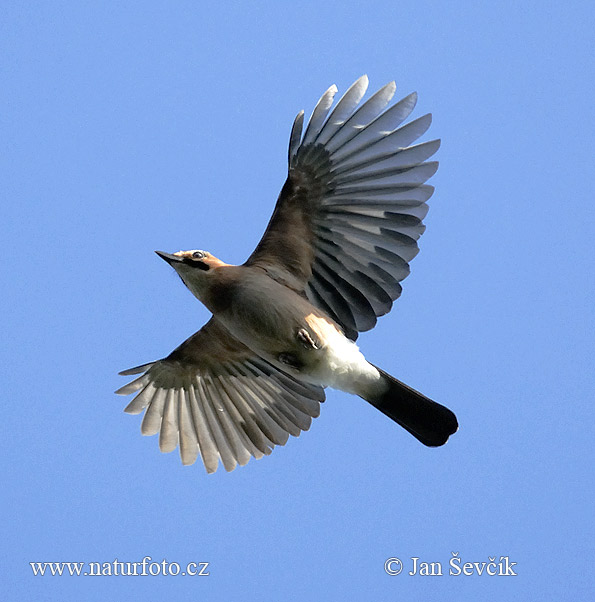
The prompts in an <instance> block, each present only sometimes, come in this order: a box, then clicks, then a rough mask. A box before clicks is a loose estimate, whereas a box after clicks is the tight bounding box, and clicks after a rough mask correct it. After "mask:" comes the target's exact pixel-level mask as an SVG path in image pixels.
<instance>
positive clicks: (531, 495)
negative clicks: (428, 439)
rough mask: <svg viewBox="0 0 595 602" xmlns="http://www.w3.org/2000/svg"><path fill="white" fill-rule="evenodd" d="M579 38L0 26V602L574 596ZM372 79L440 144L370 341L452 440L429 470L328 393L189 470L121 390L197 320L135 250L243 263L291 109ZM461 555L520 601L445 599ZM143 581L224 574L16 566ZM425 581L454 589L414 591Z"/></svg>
mask: <svg viewBox="0 0 595 602" xmlns="http://www.w3.org/2000/svg"><path fill="white" fill-rule="evenodd" d="M594 20H595V19H594V10H593V8H592V5H591V3H587V2H584V3H583V2H570V3H565V4H554V3H552V4H550V3H538V2H524V3H517V2H501V3H498V4H497V5H493V6H491V5H490V6H488V5H486V4H484V3H471V2H463V3H457V4H456V5H455V4H454V3H426V2H419V1H417V2H400V3H394V2H368V3H362V2H353V1H352V0H344V1H343V2H324V3H321V2H293V3H291V5H290V4H289V3H273V2H271V3H261V2H252V3H242V2H220V3H206V2H205V3H197V2H188V1H187V2H165V1H164V2H154V1H151V0H145V1H144V2H45V3H37V2H13V1H5V2H4V3H3V5H2V8H0V50H1V52H0V56H1V57H2V58H1V59H0V69H1V78H2V86H1V88H0V103H1V110H0V139H1V140H2V144H3V146H4V151H3V152H2V158H1V159H0V193H1V196H2V203H1V204H0V217H1V220H0V224H1V228H2V246H3V249H4V261H3V262H2V289H3V294H2V295H1V297H0V309H1V311H0V315H1V316H2V330H3V341H4V344H3V345H2V348H1V351H0V353H1V354H2V358H1V359H2V366H3V374H4V377H3V380H4V393H3V398H4V424H5V428H4V436H3V452H2V455H1V458H2V459H1V460H0V462H1V465H2V475H3V479H2V480H3V483H4V493H3V499H4V503H5V505H6V506H5V509H4V520H3V528H2V530H3V542H4V545H3V549H2V558H1V560H0V575H1V580H2V583H3V590H4V592H5V594H4V595H5V596H6V597H5V599H7V600H8V599H10V600H17V599H19V600H21V599H23V600H24V599H43V600H71V599H72V600H81V599H84V600H105V599H130V600H135V599H141V598H142V599H143V600H162V599H164V598H166V597H167V598H170V597H171V598H174V597H175V598H177V599H190V598H191V599H197V600H198V599H201V600H202V599H204V600H230V599H242V600H321V599H328V600H363V599H374V600H395V599H407V600H427V599H457V600H473V601H475V600H480V599H491V600H513V599H515V600H516V599H521V600H522V599H525V600H528V599H531V600H537V599H539V600H543V601H546V600H560V599H565V598H567V597H568V595H570V592H572V598H573V599H577V600H578V599H587V597H588V592H589V591H592V589H593V585H594V578H593V570H592V559H593V553H594V552H595V549H594V544H593V540H594V538H595V533H594V529H593V514H592V512H593V495H594V493H595V491H594V471H593V437H594V432H593V419H592V414H593V411H592V404H593V397H594V395H593V392H594V384H595V382H594V381H595V379H594V376H593V360H594V358H595V348H594V347H595V344H594V341H595V336H594V333H593V326H594V310H593V298H594V296H595V279H594V278H593V273H594V271H595V252H594V251H593V236H594V234H595V232H594V228H593V226H594V221H595V220H594V217H595V211H594V209H593V206H594V205H593V198H592V195H593V188H594V177H593V174H594V168H593V156H594V154H595V152H594V151H595V149H594V145H593V139H594V133H595V132H594V131H593V130H594V126H593V123H594V122H595V114H594V109H593V100H592V97H593V81H595V79H594V78H595V73H594V69H593V67H594V64H593V63H594V58H593V57H594V56H595V53H594V48H593V31H594V29H595V24H594ZM362 73H367V74H368V76H369V77H370V82H371V90H375V89H377V88H379V87H380V86H381V85H383V84H384V83H386V82H387V81H390V80H392V79H395V80H396V81H397V95H399V94H400V95H401V96H404V95H406V94H408V93H409V92H411V91H414V90H416V91H417V92H418V93H419V103H418V108H417V109H416V111H415V114H414V115H415V116H420V115H422V114H423V113H425V112H428V111H431V112H432V113H433V115H434V123H433V125H432V128H431V130H430V133H429V135H428V136H426V139H429V138H433V137H440V138H441V139H442V147H441V149H440V151H439V153H438V159H439V160H440V169H439V171H438V173H437V175H436V176H435V177H434V178H433V180H432V183H433V184H434V185H435V186H436V193H435V195H434V197H433V198H432V200H431V202H430V203H431V210H430V213H429V214H428V217H427V219H426V224H427V231H426V233H425V234H424V236H423V237H422V239H421V244H420V246H421V253H420V254H419V256H418V257H417V258H416V259H415V260H414V261H413V264H412V274H411V276H410V277H409V278H408V279H407V280H406V281H405V283H404V292H403V295H402V297H401V298H400V299H399V300H398V302H396V303H395V306H394V308H393V311H392V313H391V314H390V315H389V316H386V317H384V318H382V319H381V320H380V321H379V324H378V326H377V328H376V329H375V330H374V331H373V332H370V333H367V334H365V335H363V336H361V337H360V339H359V344H360V347H361V348H362V350H363V351H364V352H365V354H366V356H367V357H368V358H369V359H370V360H371V361H373V362H374V363H376V364H379V365H381V366H382V367H383V368H385V369H386V370H388V371H389V372H391V373H393V374H394V375H395V376H397V377H398V378H400V379H402V380H404V381H405V382H407V383H409V384H411V385H412V386H414V387H416V388H419V389H420V390H422V391H423V392H425V393H426V394H427V395H429V396H431V397H433V398H434V399H436V400H438V401H440V402H442V403H444V404H446V405H448V406H449V407H451V408H452V409H453V410H455V411H456V413H457V416H458V418H459V423H460V430H459V432H458V433H457V434H456V435H455V436H453V437H452V438H451V440H450V442H449V443H448V445H446V446H445V447H443V448H439V449H426V448H424V447H423V446H421V445H420V444H419V443H417V442H416V441H415V440H414V439H413V438H412V437H410V436H408V435H407V434H406V433H404V432H403V431H402V430H401V429H399V428H397V427H396V426H395V425H394V424H393V423H392V422H391V421H389V420H388V419H386V418H385V417H384V416H382V415H381V414H380V413H379V412H376V411H374V410H373V409H372V408H371V407H370V406H368V405H367V404H365V403H364V402H363V401H361V400H360V399H358V398H356V397H350V396H348V395H346V394H342V393H335V392H330V393H329V395H328V400H327V402H326V403H325V404H324V406H323V408H322V414H321V416H320V418H318V419H317V420H316V421H315V422H314V424H313V426H312V428H311V430H310V431H309V432H307V433H305V434H303V435H302V436H301V437H300V438H299V439H291V440H290V441H289V442H288V444H287V445H286V446H285V447H281V448H277V449H275V451H274V453H273V454H272V455H271V456H270V457H268V458H265V459H263V460H260V461H257V462H256V461H251V462H250V463H249V464H248V465H247V466H245V467H243V468H240V469H238V470H236V471H235V472H233V473H231V474H226V473H225V472H224V471H223V470H220V471H219V472H217V473H216V474H215V475H211V476H207V475H206V473H205V472H204V470H203V468H202V467H201V466H200V465H199V464H196V465H194V466H192V467H190V468H185V467H183V466H182V465H181V463H180V461H179V457H178V455H177V452H176V453H172V454H169V455H163V454H160V453H159V451H158V446H157V441H156V438H144V437H141V435H140V432H139V425H140V419H139V418H138V417H134V416H128V415H125V414H124V413H123V412H122V409H123V407H124V405H125V404H126V400H125V399H123V398H120V397H117V396H114V395H113V391H114V390H115V389H116V388H118V387H119V386H121V385H122V384H123V383H124V382H125V381H124V379H122V378H121V377H118V376H117V372H118V371H119V370H122V369H124V368H128V367H130V366H132V365H136V364H139V363H142V362H145V361H149V360H153V359H156V358H159V357H162V356H164V355H166V354H168V353H169V352H170V351H171V350H172V349H173V348H174V347H175V346H177V345H178V344H179V343H180V342H181V341H182V340H183V339H184V338H186V337H187V336H188V335H189V334H191V333H192V332H194V330H196V329H197V328H198V327H199V326H200V325H202V323H204V322H205V321H206V320H207V318H208V313H207V311H206V310H205V309H204V308H203V307H202V306H201V305H200V304H199V303H198V302H197V301H196V300H194V299H193V298H192V296H191V295H190V294H189V293H188V291H187V290H186V289H185V288H184V287H183V285H182V284H181V282H180V281H179V279H178V278H177V277H176V276H175V274H174V273H173V271H172V270H171V269H170V268H169V267H168V266H167V265H165V264H164V263H163V261H161V260H160V259H159V258H158V257H157V256H155V255H154V254H153V251H154V250H155V249H163V250H170V251H175V250H178V249H184V248H204V249H209V250H210V251H211V252H213V253H214V254H215V255H217V256H219V257H221V258H223V259H224V260H226V261H228V262H232V263H238V262H242V261H243V260H244V259H245V258H246V257H247V256H248V255H249V253H250V252H251V250H252V248H253V247H254V245H255V244H256V242H257V241H258V239H259V238H260V236H261V234H262V232H263V230H264V227H265V225H266V223H267V220H268V218H269V216H270V214H271V211H272V209H273V206H274V201H275V199H276V196H277V194H278V192H279V190H280V187H281V185H282V183H283V181H284V178H285V175H286V151H287V143H288V139H289V131H290V127H291V123H292V120H293V118H294V116H295V114H296V113H297V112H298V111H299V110H300V109H302V108H303V109H305V110H306V111H307V112H309V111H310V110H311V109H312V107H313V106H314V103H315V102H316V100H317V99H318V97H319V96H320V94H321V93H322V92H323V91H324V90H326V88H327V87H328V86H329V85H330V84H332V83H336V84H337V85H338V87H339V90H340V92H342V91H344V90H345V89H346V88H347V86H348V85H349V84H351V83H352V81H354V80H355V79H356V78H357V77H358V76H360V75H361V74H362ZM453 552H458V554H459V557H460V558H461V559H462V561H463V562H484V561H488V559H489V557H494V556H496V557H497V558H498V559H499V558H500V557H501V556H507V557H509V559H510V561H511V562H516V563H517V564H516V566H515V570H516V572H518V576H515V577H512V576H508V577H503V576H495V577H488V576H486V575H482V576H478V575H474V576H463V575H459V576H452V575H448V569H449V564H448V563H449V560H450V559H451V558H452V557H453V556H452V553H453ZM146 556H151V558H152V559H153V560H155V561H158V562H161V561H162V560H163V559H166V560H167V561H168V562H177V563H178V564H180V565H182V566H184V567H185V565H186V564H187V563H189V562H197V563H198V562H209V563H210V564H209V572H210V575H209V576H208V577H204V578H203V577H190V576H177V577H174V576H167V577H149V576H146V577H51V576H45V577H34V576H33V574H32V570H31V568H30V566H29V563H30V562H34V561H38V562H40V561H52V562H53V561H82V562H112V561H113V560H114V559H118V560H120V561H124V562H140V561H141V560H142V559H143V558H144V557H146ZM391 557H398V558H400V559H401V560H402V561H403V563H404V566H405V570H404V571H403V573H402V574H400V575H397V576H389V575H387V574H386V572H385V571H384V563H385V561H386V560H387V559H388V558H391ZM413 557H417V558H420V560H421V561H427V562H441V563H442V565H443V567H444V572H445V573H446V574H444V575H443V576H434V577H422V576H411V575H408V574H407V572H408V571H409V570H410V569H411V567H412V562H413V561H412V560H411V559H412V558H413Z"/></svg>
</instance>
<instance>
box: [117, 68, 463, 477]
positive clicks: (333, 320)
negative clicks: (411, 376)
mask: <svg viewBox="0 0 595 602" xmlns="http://www.w3.org/2000/svg"><path fill="white" fill-rule="evenodd" d="M367 88H368V78H367V76H366V75H364V76H362V77H360V78H359V79H357V80H356V81H355V82H354V83H353V84H352V85H351V86H350V87H349V88H348V89H347V91H346V92H345V93H344V94H343V96H342V97H341V98H340V100H339V101H338V102H337V103H336V104H334V97H335V94H336V93H337V87H336V86H335V85H333V86H331V87H330V88H329V89H328V90H327V91H326V92H325V93H324V94H323V95H322V96H321V98H320V100H319V101H318V103H317V104H316V105H315V108H314V110H313V111H312V114H311V116H310V119H309V120H308V122H307V124H306V127H305V129H304V111H300V112H299V113H298V115H297V117H296V118H295V120H294V122H293V127H292V129H291V134H290V142H289V156H288V159H289V160H288V163H289V166H288V175H287V179H286V181H285V184H284V185H283V187H282V190H281V193H280V195H279V197H278V199H277V202H276V205H275V208H274V211H273V214H272V217H271V219H270V221H269V223H268V226H267V228H266V230H265V232H264V235H263V236H262V239H261V240H260V242H259V243H258V245H257V246H256V249H255V250H254V252H253V253H252V254H251V255H250V257H249V258H248V259H247V261H246V262H245V263H243V264H242V265H232V264H228V263H225V262H224V261H222V260H220V259H218V258H217V257H215V256H214V255H212V254H211V253H210V252H208V251H204V250H196V249H194V250H188V251H178V252H175V253H166V252H163V251H156V253H157V255H158V256H159V257H161V258H162V259H163V260H165V261H166V262H167V263H168V264H169V265H170V266H171V267H172V268H173V269H174V270H175V272H176V273H177V274H178V276H179V277H180V278H181V280H182V282H183V283H184V284H185V285H186V287H187V288H188V289H189V290H190V292H191V293H192V294H193V295H194V296H195V297H196V298H197V299H198V300H200V301H201V302H202V303H203V304H204V305H205V306H206V308H207V309H208V310H209V311H210V312H211V314H212V316H211V318H210V320H209V321H208V322H207V323H206V324H205V325H204V326H203V327H202V328H201V329H200V330H199V331H198V332H196V333H195V334H193V335H192V336H191V337H190V338H188V339H187V340H185V341H184V342H183V343H182V344H181V345H180V346H179V347H177V348H176V349H175V350H174V351H172V352H171V353H170V354H169V355H168V356H166V357H165V358H163V359H160V360H158V361H154V362H150V363H146V364H143V365H141V366H137V367H135V368H131V369H129V370H124V371H123V372H120V374H122V375H124V376H135V379H134V380H133V381H132V382H130V383H128V384H127V385H125V386H123V387H121V388H120V389H118V390H117V391H116V393H117V394H120V395H129V394H132V393H136V395H135V397H134V398H133V399H132V401H131V402H130V403H129V404H128V405H127V406H126V408H125V410H124V411H125V412H127V413H129V414H140V413H142V412H143V411H144V412H145V413H144V416H143V419H142V423H141V432H142V434H143V435H156V434H159V447H160V450H161V451H162V452H171V451H174V450H175V449H176V447H179V453H180V456H181V461H182V463H183V464H184V465H190V464H193V463H194V462H195V461H196V460H197V458H198V457H199V456H200V458H201V459H202V462H203V464H204V467H205V469H206V471H207V473H213V472H215V471H216V470H217V468H218V466H219V464H220V463H221V464H222V465H223V467H224V469H225V470H226V471H228V472H229V471H232V470H234V469H235V468H236V467H237V466H238V465H240V466H243V465H245V464H246V463H247V462H248V461H249V460H250V459H251V458H252V457H254V458H256V459H260V458H262V457H263V456H265V455H269V454H270V453H271V452H272V450H273V448H274V447H275V446H277V445H284V444H285V443H286V442H287V441H288V439H289V436H290V435H292V436H295V437H297V436H299V435H300V433H301V432H302V431H306V430H308V429H309V428H310V426H311V423H312V419H313V418H316V417H317V416H318V415H319V413H320V406H321V403H322V402H324V401H325V388H327V387H330V388H333V389H338V390H340V391H343V392H346V393H351V394H354V395H357V396H359V397H361V398H362V399H364V400H365V401H367V402H368V403H369V404H370V405H372V406H373V407H375V408H377V409H378V410H380V412H382V413H383V414H385V415H386V416H388V417H389V418H390V419H392V420H393V421H394V422H396V423H397V424H399V425H400V426H401V427H403V428H404V429H405V430H406V431H408V432H409V433H410V434H411V435H413V436H414V437H415V438H416V439H418V440H419V441H420V442H421V443H423V444H424V445H426V446H429V447H438V446H441V445H443V444H444V443H446V441H447V440H448V438H449V436H450V435H452V434H453V433H455V432H456V431H457V429H458V422H457V418H456V416H455V414H454V413H453V412H452V411H451V410H450V409H448V408H446V407H445V406H443V405H440V404H439V403H437V402H435V401H433V400H431V399H429V398H428V397H426V396H425V395H423V394H422V393H420V392H418V391H417V390H415V389H413V388H411V387H409V386H408V385H406V384H404V383H403V382H401V381H399V380H397V379H396V378H394V377H393V376H391V375H390V374H389V373H387V372H385V371H384V370H382V369H381V368H379V367H377V366H375V365H374V364H372V363H370V362H368V361H367V360H366V358H365V357H364V355H363V353H362V352H361V351H360V349H359V347H358V346H357V344H356V339H357V337H358V334H359V333H360V332H364V331H368V330H370V329H371V328H373V327H374V326H375V324H376V322H377V318H378V317H380V316H383V315H385V314H387V313H388V312H389V311H390V309H391V308H392V305H393V301H395V300H396V299H397V298H398V297H399V296H400V294H401V290H402V289H401V284H400V283H401V282H402V281H403V279H404V278H405V277H406V276H407V275H408V274H409V271H410V270H409V263H410V261H411V260H412V259H413V258H414V257H415V256H416V254H417V253H418V250H419V248H418V242H417V241H418V239H419V237H420V236H421V234H422V233H423V232H424V230H425V226H424V224H423V219H424V218H425V216H426V213H427V211H428V205H427V203H426V201H427V200H428V199H429V198H430V197H431V195H432V194H433V192H434V188H433V187H432V186H430V185H428V184H426V181H427V180H428V179H429V178H430V177H431V176H432V175H434V173H435V172H436V170H437V168H438V163H437V162H436V161H428V159H429V158H430V157H432V155H434V153H435V152H436V151H437V150H438V148H439V146H440V140H431V141H428V142H418V143H415V144H413V143H414V142H416V141H417V140H418V139H419V138H420V137H421V136H422V135H423V134H424V133H425V132H426V131H427V129H428V128H429V126H430V123H431V114H426V115H423V116H421V117H418V118H416V119H414V120H412V121H409V122H407V123H405V121H406V120H407V118H408V117H409V115H410V114H411V112H412V111H413V109H414V107H415V104H416V101H417V94H416V93H415V92H414V93H411V94H409V95H407V96H405V97H404V98H402V99H401V100H399V101H398V102H395V103H393V104H391V100H392V98H393V96H394V94H395V90H396V85H395V82H394V81H392V82H390V83H388V84H386V85H385V86H384V87H382V88H381V89H380V90H378V91H377V92H376V93H374V94H373V95H371V96H370V97H369V98H368V99H367V100H365V101H362V99H363V97H364V95H365V93H366V90H367ZM139 375H140V376H139Z"/></svg>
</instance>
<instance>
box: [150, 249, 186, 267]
mask: <svg viewBox="0 0 595 602" xmlns="http://www.w3.org/2000/svg"><path fill="white" fill-rule="evenodd" d="M155 253H157V255H159V257H161V259H164V260H165V261H167V263H169V265H172V264H173V263H181V262H182V261H183V259H182V258H181V257H179V256H178V255H172V254H171V253H164V252H163V251H155Z"/></svg>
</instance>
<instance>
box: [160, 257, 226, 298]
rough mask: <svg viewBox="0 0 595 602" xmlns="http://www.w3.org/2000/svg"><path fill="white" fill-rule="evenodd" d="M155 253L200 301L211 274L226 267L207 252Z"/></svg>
mask: <svg viewBox="0 0 595 602" xmlns="http://www.w3.org/2000/svg"><path fill="white" fill-rule="evenodd" d="M155 253H157V255H159V257H161V259H164V260H165V261H167V263H169V265H171V267H172V268H174V270H176V272H177V274H178V276H179V277H180V278H181V279H182V282H183V283H184V284H185V285H186V286H187V287H188V288H189V289H190V292H191V293H192V294H193V295H194V296H195V297H196V298H197V299H199V300H201V301H203V300H204V295H205V292H206V290H207V289H208V287H209V285H210V282H211V277H212V275H213V272H214V271H215V270H216V269H217V268H220V267H222V266H225V265H227V264H226V263H224V262H223V261H221V260H220V259H217V258H216V257H214V256H213V255H211V254H210V253H209V252H208V251H198V250H192V251H178V252H177V253H164V252H163V251H155Z"/></svg>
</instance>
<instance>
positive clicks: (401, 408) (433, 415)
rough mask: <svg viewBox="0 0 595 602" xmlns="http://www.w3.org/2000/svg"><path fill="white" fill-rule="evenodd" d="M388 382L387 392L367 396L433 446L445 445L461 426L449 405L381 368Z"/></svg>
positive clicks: (378, 407) (414, 434)
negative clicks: (372, 396) (436, 400)
mask: <svg viewBox="0 0 595 602" xmlns="http://www.w3.org/2000/svg"><path fill="white" fill-rule="evenodd" d="M376 369H377V370H378V372H380V374H382V376H383V377H384V379H385V382H386V384H387V385H388V390H387V391H386V393H384V394H383V395H380V396H377V397H374V398H372V399H368V397H364V399H365V400H366V401H367V402H368V403H371V404H372V405H373V406H374V407H375V408H377V409H379V410H380V411H381V412H382V413H383V414H386V415H387V416H388V417H389V418H392V420H394V421H395V422H396V423H397V424H400V425H401V426H402V427H403V428H404V429H406V430H407V431H409V432H410V433H411V434H412V435H413V436H414V437H415V438H416V439H418V440H419V441H421V442H422V443H423V444H424V445H428V446H429V447H438V446H439V445H444V444H445V443H446V442H447V441H448V438H449V437H450V435H452V434H453V433H455V432H456V431H457V429H458V428H459V424H458V422H457V417H456V416H455V415H454V414H453V412H451V411H450V410H449V409H448V408H445V407H444V406H441V405H440V404H439V403H436V402H435V401H432V400H431V399H428V398H427V397H426V396H425V395H422V394H421V393H419V392H418V391H416V390H415V389H412V388H411V387H408V386H407V385H406V384H404V383H402V382H401V381H400V380H397V379H396V378H393V377H392V376H391V375H390V374H387V373H386V372H384V371H383V370H381V369H380V368H378V367H376Z"/></svg>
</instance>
